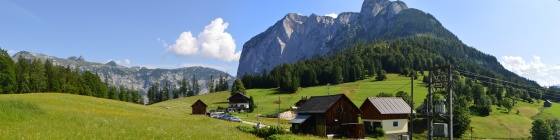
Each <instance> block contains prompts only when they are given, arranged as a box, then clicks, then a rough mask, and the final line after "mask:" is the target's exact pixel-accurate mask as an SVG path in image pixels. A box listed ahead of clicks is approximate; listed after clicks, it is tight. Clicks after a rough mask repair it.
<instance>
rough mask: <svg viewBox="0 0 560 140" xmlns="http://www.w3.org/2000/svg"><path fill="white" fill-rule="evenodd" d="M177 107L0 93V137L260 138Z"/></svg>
mask: <svg viewBox="0 0 560 140" xmlns="http://www.w3.org/2000/svg"><path fill="white" fill-rule="evenodd" d="M174 109H175V108H171V109H164V108H160V107H157V106H143V105H137V104H131V103H125V102H120V101H114V100H107V99H99V98H94V97H87V96H79V95H70V94H56V93H53V94H50V93H37V94H18V95H0V117H1V118H2V119H0V124H2V125H0V139H206V138H210V139H258V138H256V137H255V136H253V135H250V134H246V133H243V132H241V131H238V130H236V129H235V126H237V125H239V124H238V123H229V122H224V121H220V120H216V119H211V118H209V117H205V116H192V115H190V114H188V113H186V112H181V111H176V110H174Z"/></svg>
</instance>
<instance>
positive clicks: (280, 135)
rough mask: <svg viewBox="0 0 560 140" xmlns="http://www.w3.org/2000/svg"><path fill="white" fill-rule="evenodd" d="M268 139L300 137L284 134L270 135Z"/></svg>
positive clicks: (295, 139)
mask: <svg viewBox="0 0 560 140" xmlns="http://www.w3.org/2000/svg"><path fill="white" fill-rule="evenodd" d="M266 139H267V140H298V138H296V137H294V136H292V135H282V134H274V135H270V136H269V137H267V138H266Z"/></svg>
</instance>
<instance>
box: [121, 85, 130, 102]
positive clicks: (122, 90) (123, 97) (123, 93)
mask: <svg viewBox="0 0 560 140" xmlns="http://www.w3.org/2000/svg"><path fill="white" fill-rule="evenodd" d="M127 97H128V94H127V91H126V88H125V87H124V86H123V85H121V86H119V100H121V101H125V102H126V101H127V100H128V99H127Z"/></svg>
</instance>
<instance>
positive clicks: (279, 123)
mask: <svg viewBox="0 0 560 140" xmlns="http://www.w3.org/2000/svg"><path fill="white" fill-rule="evenodd" d="M278 127H280V95H278Z"/></svg>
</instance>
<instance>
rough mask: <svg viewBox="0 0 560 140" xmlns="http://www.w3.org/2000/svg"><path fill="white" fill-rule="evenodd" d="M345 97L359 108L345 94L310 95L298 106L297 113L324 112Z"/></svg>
mask: <svg viewBox="0 0 560 140" xmlns="http://www.w3.org/2000/svg"><path fill="white" fill-rule="evenodd" d="M341 99H345V100H348V102H350V103H351V104H352V105H353V106H354V107H355V108H356V109H358V110H360V109H359V108H358V107H357V106H356V105H355V104H354V103H352V101H351V100H350V99H348V97H346V95H344V94H336V95H328V96H312V97H311V98H309V99H308V100H307V102H305V104H303V106H301V107H300V108H298V113H325V112H327V110H329V108H331V106H332V105H333V104H334V103H336V101H338V100H341ZM360 113H361V111H360Z"/></svg>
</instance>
